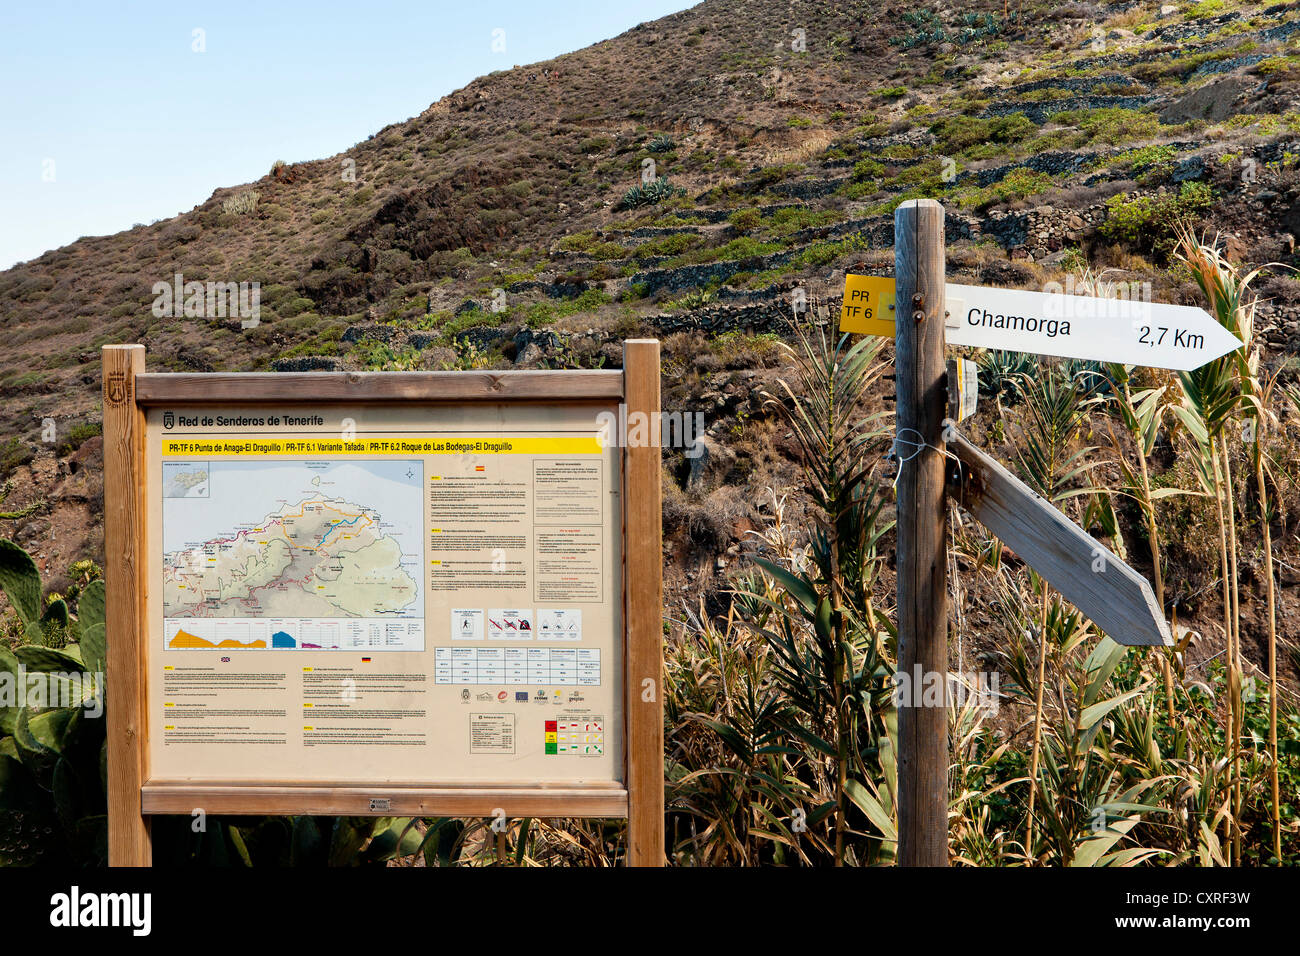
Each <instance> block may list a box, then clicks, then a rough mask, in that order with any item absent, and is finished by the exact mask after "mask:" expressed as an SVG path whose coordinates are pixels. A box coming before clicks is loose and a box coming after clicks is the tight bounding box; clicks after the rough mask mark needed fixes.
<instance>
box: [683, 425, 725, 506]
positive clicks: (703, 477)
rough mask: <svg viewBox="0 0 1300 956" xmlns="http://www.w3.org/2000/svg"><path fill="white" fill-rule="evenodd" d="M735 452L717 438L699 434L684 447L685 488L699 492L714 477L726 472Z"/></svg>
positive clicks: (719, 476)
mask: <svg viewBox="0 0 1300 956" xmlns="http://www.w3.org/2000/svg"><path fill="white" fill-rule="evenodd" d="M735 460H736V453H735V452H734V451H732V450H731V449H730V448H728V447H727V446H726V445H723V444H722V443H721V442H719V441H718V440H717V439H714V438H709V437H708V436H707V435H701V436H700V437H699V438H697V439H696V440H695V444H694V445H693V446H692V447H690V448H688V449H686V461H687V473H686V490H687V491H689V492H696V493H698V492H701V491H703V490H704V488H705V487H706V486H707V485H708V484H710V483H711V482H712V481H713V480H714V479H715V478H721V477H722V476H724V475H725V474H726V473H727V470H728V469H729V468H730V467H731V464H732V462H734V461H735Z"/></svg>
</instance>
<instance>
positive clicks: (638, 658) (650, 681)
mask: <svg viewBox="0 0 1300 956" xmlns="http://www.w3.org/2000/svg"><path fill="white" fill-rule="evenodd" d="M623 376H624V401H625V403H626V405H627V420H628V423H629V426H628V433H629V435H632V434H636V432H635V430H634V428H633V423H634V422H635V421H636V419H635V418H634V416H637V415H645V416H646V417H645V418H644V419H643V421H645V422H649V423H650V424H649V427H648V428H646V429H643V430H642V432H641V434H643V435H646V436H647V438H648V439H649V440H648V441H641V442H636V443H633V442H632V441H629V442H628V443H627V447H626V448H625V449H624V456H623V463H624V469H623V474H624V478H623V515H624V518H623V553H624V567H623V609H624V614H625V618H624V620H625V627H626V630H627V657H626V660H627V668H626V672H627V687H626V691H625V693H626V700H627V706H626V715H627V789H628V804H629V806H628V823H627V829H628V864H629V865H631V866H663V864H664V704H663V590H664V589H663V524H662V518H661V494H662V487H661V464H660V450H659V431H658V428H659V424H658V423H659V415H658V412H659V342H658V341H656V340H654V339H632V340H629V341H628V342H626V343H625V345H624V350H623Z"/></svg>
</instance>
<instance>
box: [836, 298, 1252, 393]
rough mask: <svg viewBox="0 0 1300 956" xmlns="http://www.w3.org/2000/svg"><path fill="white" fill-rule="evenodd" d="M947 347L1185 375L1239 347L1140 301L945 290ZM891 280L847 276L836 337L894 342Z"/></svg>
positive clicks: (1173, 309) (1200, 316)
mask: <svg viewBox="0 0 1300 956" xmlns="http://www.w3.org/2000/svg"><path fill="white" fill-rule="evenodd" d="M944 296H945V299H946V303H945V311H946V313H947V315H946V319H945V328H944V339H945V341H946V342H947V344H948V345H970V346H975V347H976V348H985V349H1002V350H1005V351H1010V352H1032V353H1034V354H1037V355H1059V356H1063V357H1066V358H1076V359H1090V360H1092V361H1096V362H1119V363H1122V364H1124V365H1146V366H1149V367H1151V368H1169V369H1180V370H1182V371H1190V370H1192V369H1195V368H1200V367H1201V366H1202V365H1204V364H1205V363H1206V362H1210V361H1213V360H1214V359H1216V358H1218V357H1219V356H1220V355H1227V354H1228V353H1229V352H1231V351H1233V350H1234V349H1239V348H1241V341H1240V340H1239V339H1237V337H1236V336H1234V335H1233V334H1232V333H1231V332H1229V331H1228V330H1227V329H1225V328H1224V327H1223V326H1222V325H1220V324H1219V323H1218V322H1217V321H1215V319H1214V316H1212V315H1210V313H1208V312H1206V311H1205V310H1204V309H1198V308H1195V307H1193V306H1189V305H1168V304H1165V303H1163V302H1143V301H1141V300H1140V299H1133V298H1129V299H1125V298H1098V297H1095V296H1087V295H1068V294H1066V293H1065V292H1064V291H1057V292H1033V291H1026V290H1023V289H997V288H992V287H987V286H975V285H957V284H955V283H951V282H949V283H946V284H945V285H944ZM893 305H894V280H893V279H889V278H883V277H880V276H859V275H848V276H845V279H844V304H843V306H842V307H841V310H840V330H841V331H843V332H864V333H867V334H870V335H884V336H891V337H892V336H893V335H894V321H893V319H894V313H893V311H891V309H892V307H893Z"/></svg>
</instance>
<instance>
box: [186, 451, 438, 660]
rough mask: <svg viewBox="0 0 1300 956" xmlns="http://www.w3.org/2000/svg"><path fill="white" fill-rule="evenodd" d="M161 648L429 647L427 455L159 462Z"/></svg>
mask: <svg viewBox="0 0 1300 956" xmlns="http://www.w3.org/2000/svg"><path fill="white" fill-rule="evenodd" d="M162 486H163V509H162V512H163V513H162V535H163V565H162V576H163V580H162V603H163V624H164V629H165V633H164V647H165V648H166V649H167V650H168V651H183V650H215V649H220V650H234V651H242V650H341V651H354V650H364V651H423V650H424V638H425V635H424V590H423V588H422V586H421V581H422V580H423V576H422V565H423V550H422V544H421V542H422V535H423V524H422V511H421V507H422V492H423V486H424V463H423V462H422V461H421V460H419V459H414V460H409V461H407V460H349V461H346V462H335V461H312V460H302V461H293V460H284V459H276V460H271V461H227V460H219V459H214V460H211V461H208V460H193V461H183V460H169V461H164V462H163V482H162Z"/></svg>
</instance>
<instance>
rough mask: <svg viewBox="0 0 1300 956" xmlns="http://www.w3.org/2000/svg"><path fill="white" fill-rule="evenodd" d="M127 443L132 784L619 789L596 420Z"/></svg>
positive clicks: (613, 585)
mask: <svg viewBox="0 0 1300 956" xmlns="http://www.w3.org/2000/svg"><path fill="white" fill-rule="evenodd" d="M146 422H147V435H148V439H147V441H148V444H147V447H148V464H149V469H150V475H149V483H148V498H149V505H150V516H149V522H148V526H149V529H150V542H149V551H148V554H149V559H150V564H149V569H148V574H149V577H150V579H151V580H152V581H154V582H155V583H156V584H157V587H155V588H152V589H150V591H149V605H148V612H149V620H150V629H149V647H148V660H149V667H150V670H151V673H150V675H149V684H148V686H149V698H148V707H149V719H150V720H151V721H152V722H153V723H154V725H155V726H157V727H158V728H159V730H160V732H158V733H153V734H151V735H150V741H149V744H150V761H151V770H152V776H153V778H154V779H157V780H160V781H162V780H168V779H186V778H209V779H224V780H227V781H232V782H235V781H275V780H284V779H286V777H291V778H293V779H296V780H309V781H331V782H338V783H348V782H358V783H362V782H366V781H372V780H376V779H383V780H388V781H391V782H393V783H408V784H431V785H447V784H455V783H472V782H484V781H488V782H493V783H518V784H523V783H537V782H577V783H589V782H596V781H602V782H620V781H621V780H622V770H621V768H622V701H621V693H622V676H621V672H622V665H623V652H622V639H621V638H622V629H621V622H620V620H619V613H620V612H619V607H618V605H619V603H620V601H619V598H620V596H621V581H620V573H621V569H620V567H619V561H618V556H619V554H620V548H619V535H620V532H621V529H620V527H619V519H620V516H621V514H622V508H621V503H620V475H619V460H618V455H617V451H618V450H617V449H616V448H613V447H608V448H602V444H601V440H600V435H599V427H598V422H597V419H596V415H595V413H594V409H593V408H591V407H580V406H579V407H563V406H560V407H537V406H521V407H516V408H512V407H510V406H507V405H479V406H473V407H457V408H445V407H444V408H439V407H434V408H424V409H416V408H411V407H409V406H408V407H401V406H397V407H388V408H384V407H379V408H374V409H367V408H362V407H358V408H350V407H346V406H343V407H337V406H325V407H322V408H319V409H312V408H311V407H310V406H307V407H302V406H275V405H271V406H268V407H262V408H258V409H257V410H256V411H249V410H247V409H240V408H239V407H225V406H217V407H214V406H198V407H183V406H182V407H178V408H175V409H172V408H168V407H166V406H163V407H159V408H153V409H150V410H149V413H148V417H147V419H146Z"/></svg>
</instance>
